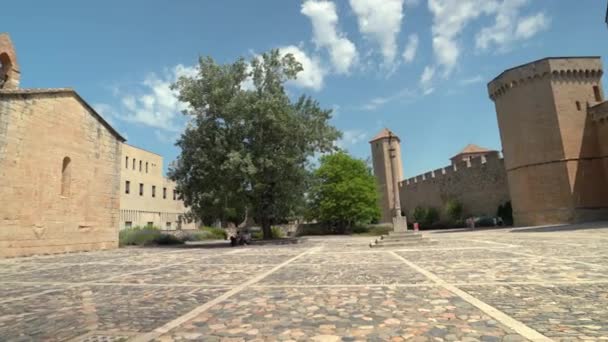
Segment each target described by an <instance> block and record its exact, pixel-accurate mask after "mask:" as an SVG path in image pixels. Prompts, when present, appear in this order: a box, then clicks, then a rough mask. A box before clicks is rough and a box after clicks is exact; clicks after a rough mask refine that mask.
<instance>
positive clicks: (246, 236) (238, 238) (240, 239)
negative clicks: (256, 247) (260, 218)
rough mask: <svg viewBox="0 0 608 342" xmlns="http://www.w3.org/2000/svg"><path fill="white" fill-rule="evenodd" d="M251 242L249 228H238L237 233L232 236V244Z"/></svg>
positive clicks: (240, 244) (238, 244)
mask: <svg viewBox="0 0 608 342" xmlns="http://www.w3.org/2000/svg"><path fill="white" fill-rule="evenodd" d="M250 243H251V233H250V232H249V231H248V230H244V231H241V230H237V231H236V235H233V236H231V237H230V246H232V247H234V246H242V245H249V244H250Z"/></svg>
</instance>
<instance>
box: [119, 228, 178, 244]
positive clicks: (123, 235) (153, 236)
mask: <svg viewBox="0 0 608 342" xmlns="http://www.w3.org/2000/svg"><path fill="white" fill-rule="evenodd" d="M118 243H119V245H120V246H149V245H172V244H179V243H182V242H181V240H180V239H178V238H177V237H175V236H173V235H170V234H163V233H161V232H160V230H159V229H158V228H156V227H151V226H146V227H133V228H125V229H123V230H121V231H120V232H119V233H118Z"/></svg>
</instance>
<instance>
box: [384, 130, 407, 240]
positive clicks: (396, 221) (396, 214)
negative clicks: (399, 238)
mask: <svg viewBox="0 0 608 342" xmlns="http://www.w3.org/2000/svg"><path fill="white" fill-rule="evenodd" d="M395 140H396V139H395V137H394V136H393V133H392V132H389V136H388V144H389V153H390V163H391V171H392V172H391V174H392V177H391V178H392V180H391V181H392V183H393V186H392V188H393V189H392V190H393V194H392V195H393V205H394V208H393V231H394V232H396V233H403V232H406V231H407V219H406V217H405V216H402V215H401V200H400V198H399V179H398V177H399V176H398V175H399V171H398V167H399V166H398V164H397V163H398V160H397V159H398V158H397V154H396V151H397V149H396V148H395V146H394V142H395Z"/></svg>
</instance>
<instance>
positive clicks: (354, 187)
mask: <svg viewBox="0 0 608 342" xmlns="http://www.w3.org/2000/svg"><path fill="white" fill-rule="evenodd" d="M320 162H321V164H320V166H319V168H318V169H317V170H315V172H314V178H313V185H312V187H311V191H310V207H311V210H310V212H311V216H312V217H313V218H316V219H317V220H319V221H322V222H325V223H327V224H331V225H333V226H335V227H336V228H337V232H339V233H344V232H345V231H346V230H349V229H350V228H352V226H353V225H354V224H355V223H364V224H365V223H370V222H372V221H374V220H377V219H379V217H380V209H379V208H378V192H377V191H376V183H375V179H374V176H373V175H372V173H371V170H370V169H369V168H368V167H367V165H366V164H365V162H364V161H363V160H359V159H355V158H353V157H351V156H349V155H348V154H347V153H345V152H337V153H334V154H331V155H326V156H323V157H321V160H320Z"/></svg>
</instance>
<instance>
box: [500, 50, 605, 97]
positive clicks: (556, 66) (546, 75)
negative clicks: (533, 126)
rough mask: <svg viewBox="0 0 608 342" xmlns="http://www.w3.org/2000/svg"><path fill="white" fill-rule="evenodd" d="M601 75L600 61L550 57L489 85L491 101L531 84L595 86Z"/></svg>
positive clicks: (516, 69)
mask: <svg viewBox="0 0 608 342" xmlns="http://www.w3.org/2000/svg"><path fill="white" fill-rule="evenodd" d="M603 73H604V71H603V70H602V60H601V58H600V57H550V58H545V59H541V60H538V61H534V62H531V63H527V64H524V65H521V66H518V67H515V68H511V69H508V70H505V71H504V72H503V73H501V74H500V75H498V76H497V77H496V78H494V79H493V80H492V81H491V82H490V83H488V94H489V96H490V99H492V101H496V99H498V98H500V97H501V96H504V95H505V94H507V93H508V92H509V91H510V90H511V89H514V88H517V87H522V86H525V85H528V84H530V83H532V82H538V81H541V80H548V81H550V82H561V83H567V82H573V83H574V82H576V83H597V82H599V81H600V79H601V77H602V75H603Z"/></svg>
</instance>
